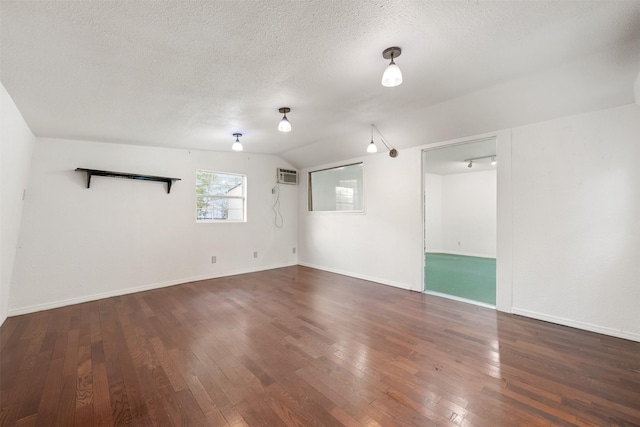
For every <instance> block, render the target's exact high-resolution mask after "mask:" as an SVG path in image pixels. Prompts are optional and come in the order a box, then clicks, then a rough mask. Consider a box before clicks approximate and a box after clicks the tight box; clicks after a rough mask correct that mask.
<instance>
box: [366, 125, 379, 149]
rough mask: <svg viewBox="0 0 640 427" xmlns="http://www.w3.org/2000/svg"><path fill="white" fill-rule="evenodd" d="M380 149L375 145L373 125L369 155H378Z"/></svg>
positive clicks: (368, 147)
mask: <svg viewBox="0 0 640 427" xmlns="http://www.w3.org/2000/svg"><path fill="white" fill-rule="evenodd" d="M377 152H378V147H376V144H374V143H373V125H371V143H369V146H367V153H377Z"/></svg>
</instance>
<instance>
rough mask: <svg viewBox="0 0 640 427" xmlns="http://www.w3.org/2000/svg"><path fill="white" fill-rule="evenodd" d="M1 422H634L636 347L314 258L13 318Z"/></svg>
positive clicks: (2, 367) (2, 341)
mask: <svg viewBox="0 0 640 427" xmlns="http://www.w3.org/2000/svg"><path fill="white" fill-rule="evenodd" d="M0 345H1V347H0V425H1V426H38V427H40V426H47V425H64V426H71V425H75V426H83V427H84V426H111V425H134V426H176V425H191V426H234V427H241V426H243V427H246V426H251V427H253V426H269V427H274V426H303V427H308V426H316V425H317V426H339V425H344V426H350V427H352V426H396V425H402V426H424V425H429V426H438V425H442V426H461V427H467V426H491V427H493V426H516V425H522V426H552V425H553V426H586V427H593V426H604V425H616V426H618V425H620V426H623V425H624V426H640V403H639V402H640V343H637V342H632V341H627V340H623V339H618V338H614V337H609V336H604V335H599V334H595V333H590V332H585V331H581V330H577V329H572V328H568V327H564V326H558V325H554V324H550V323H546V322H540V321H536V320H532V319H527V318H524V317H519V316H514V315H509V314H505V313H498V312H496V311H495V310H491V309H488V308H483V307H477V306H472V305H468V304H464V303H460V302H456V301H451V300H446V299H441V298H437V297H434V296H429V295H424V294H420V293H415V292H409V291H405V290H401V289H397V288H392V287H388V286H383V285H378V284H375V283H372V282H368V281H364V280H359V279H355V278H351V277H345V276H340V275H337V274H333V273H327V272H323V271H319V270H314V269H310V268H306V267H300V266H295V267H287V268H280V269H275V270H268V271H263V272H258V273H251V274H245V275H239V276H232V277H225V278H220V279H212V280H205V281H200V282H191V283H186V284H184V285H178V286H173V287H168V288H162V289H157V290H153V291H145V292H141V293H137V294H132V295H124V296H119V297H114V298H108V299H103V300H100V301H92V302H88V303H85V304H79V305H75V306H68V307H63V308H60V309H55V310H48V311H44V312H40V313H33V314H28V315H23V316H17V317H12V318H9V319H7V320H6V321H5V322H4V324H3V325H2V327H0Z"/></svg>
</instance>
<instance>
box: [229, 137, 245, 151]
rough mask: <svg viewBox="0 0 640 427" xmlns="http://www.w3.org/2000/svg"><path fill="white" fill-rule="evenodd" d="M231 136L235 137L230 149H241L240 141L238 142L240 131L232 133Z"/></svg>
mask: <svg viewBox="0 0 640 427" xmlns="http://www.w3.org/2000/svg"><path fill="white" fill-rule="evenodd" d="M233 136H235V137H236V142H234V143H233V145H232V146H231V149H232V150H233V151H242V143H241V142H240V137H241V136H242V134H241V133H234V134H233Z"/></svg>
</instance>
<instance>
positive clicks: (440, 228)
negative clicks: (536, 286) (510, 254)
mask: <svg viewBox="0 0 640 427" xmlns="http://www.w3.org/2000/svg"><path fill="white" fill-rule="evenodd" d="M496 188H497V185H496V171H495V170H490V171H482V172H471V173H461V174H451V175H436V174H431V173H425V236H426V249H427V252H443V253H451V254H459V255H468V256H478V257H488V258H495V256H496V210H497V203H496Z"/></svg>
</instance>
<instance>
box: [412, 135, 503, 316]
mask: <svg viewBox="0 0 640 427" xmlns="http://www.w3.org/2000/svg"><path fill="white" fill-rule="evenodd" d="M497 162H498V158H497V156H496V139H495V138H488V139H482V140H476V141H469V142H465V143H459V144H453V145H448V146H444V147H438V148H433V149H425V150H423V152H422V171H423V176H422V179H423V188H424V193H423V196H424V204H423V208H424V212H423V217H424V245H423V247H424V292H426V293H429V294H434V295H439V296H444V297H447V298H453V299H457V300H462V301H465V302H471V303H474V304H478V305H485V306H491V307H495V305H496V225H497V221H496V213H497Z"/></svg>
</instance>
